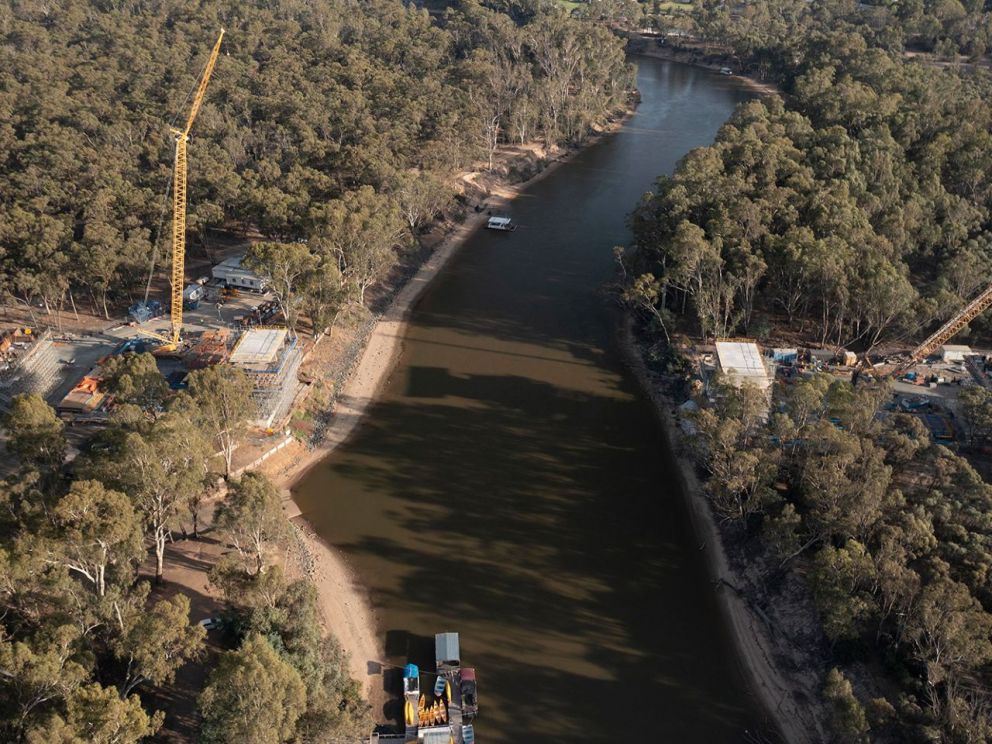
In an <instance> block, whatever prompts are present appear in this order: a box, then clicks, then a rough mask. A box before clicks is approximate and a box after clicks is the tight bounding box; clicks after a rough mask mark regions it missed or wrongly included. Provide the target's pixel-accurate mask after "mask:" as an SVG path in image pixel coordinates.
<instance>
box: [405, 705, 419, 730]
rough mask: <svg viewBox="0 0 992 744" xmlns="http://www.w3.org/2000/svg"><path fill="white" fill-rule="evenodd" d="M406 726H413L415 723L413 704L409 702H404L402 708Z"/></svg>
mask: <svg viewBox="0 0 992 744" xmlns="http://www.w3.org/2000/svg"><path fill="white" fill-rule="evenodd" d="M404 713H405V719H406V725H407V726H413V725H414V724H415V723H416V722H417V716H416V714H415V713H414V711H413V703H411V702H410V701H409V700H407V701H406V706H405V708H404Z"/></svg>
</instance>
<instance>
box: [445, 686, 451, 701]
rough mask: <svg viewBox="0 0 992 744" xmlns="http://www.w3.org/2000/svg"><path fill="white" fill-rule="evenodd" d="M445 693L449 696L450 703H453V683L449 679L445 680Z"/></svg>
mask: <svg viewBox="0 0 992 744" xmlns="http://www.w3.org/2000/svg"><path fill="white" fill-rule="evenodd" d="M444 695H445V697H446V698H448V705H451V683H450V682H449V681H448V680H445V681H444Z"/></svg>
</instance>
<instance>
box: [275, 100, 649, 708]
mask: <svg viewBox="0 0 992 744" xmlns="http://www.w3.org/2000/svg"><path fill="white" fill-rule="evenodd" d="M632 115H633V110H630V111H628V112H627V113H626V114H625V115H624V116H623V117H622V118H619V119H617V120H616V121H614V122H612V123H611V124H610V125H609V126H607V127H606V128H605V129H604V130H603V131H602V132H600V133H598V134H596V135H595V136H593V137H590V138H589V139H588V140H586V142H585V143H584V144H583V146H582V147H580V148H574V149H571V150H568V151H565V152H563V153H562V154H560V155H558V156H556V157H555V158H554V159H553V160H552V161H551V162H549V163H548V164H547V165H546V166H545V167H544V168H543V169H542V170H541V172H540V173H538V174H536V175H535V176H533V177H532V178H530V179H528V180H527V181H523V182H521V183H516V184H512V185H510V184H502V185H496V186H493V187H490V188H489V194H488V196H487V198H486V208H487V210H488V211H491V212H493V213H496V212H499V211H500V210H502V209H504V208H505V207H506V206H507V205H508V204H509V203H510V202H512V201H513V199H515V198H516V197H517V196H518V195H519V194H520V193H521V192H523V191H524V190H525V189H527V188H528V187H530V186H531V185H533V184H535V183H537V182H538V181H540V180H541V179H542V178H546V177H547V176H548V175H549V174H550V173H552V172H554V171H555V170H556V169H557V168H558V167H560V166H561V165H562V164H564V163H566V162H568V161H569V160H570V159H571V158H572V157H573V156H574V155H575V154H576V153H577V152H579V151H581V150H582V149H584V148H586V147H588V146H590V145H592V144H594V143H595V142H597V141H598V140H600V139H601V138H602V137H604V136H608V135H609V134H611V133H613V132H616V131H617V130H619V129H620V128H621V127H623V125H624V124H625V123H626V122H627V120H628V119H629V118H630V116H632ZM461 178H462V180H467V181H471V180H472V179H471V175H466V174H463V175H462V176H461ZM487 220H488V215H487V214H486V212H485V211H482V212H478V213H475V212H473V213H471V214H470V216H469V218H468V219H467V220H466V221H465V222H463V223H462V224H460V225H459V226H457V227H456V228H455V229H454V230H453V231H452V232H451V233H450V234H449V235H448V236H447V237H446V238H445V240H444V241H443V242H441V243H440V244H439V245H438V246H437V248H436V249H435V250H434V252H433V253H432V254H431V256H430V258H429V259H428V260H427V261H426V262H425V263H424V264H423V265H422V266H421V267H420V269H419V270H418V271H417V273H416V274H415V275H414V276H413V277H412V278H411V279H410V280H409V281H408V282H407V283H406V285H404V286H403V288H402V289H401V290H400V291H399V292H398V293H397V295H396V296H395V298H394V299H393V301H392V302H391V303H390V305H389V307H388V309H387V310H386V311H385V312H384V313H383V314H382V316H381V317H380V318H379V319H378V321H377V322H376V325H375V328H374V330H373V331H372V333H371V335H370V336H369V340H368V343H367V344H366V346H365V349H364V351H363V352H362V356H361V360H360V361H359V363H358V365H357V366H356V367H355V369H354V371H353V372H352V373H351V375H350V376H349V378H348V379H347V381H346V382H345V384H344V386H343V387H342V389H341V393H340V395H339V396H338V399H337V402H336V403H335V407H334V418H333V420H332V422H331V425H330V427H329V428H328V430H327V433H326V436H325V438H324V440H323V442H322V443H321V444H320V446H319V447H316V448H314V449H313V450H311V451H309V452H306V453H305V454H303V455H301V456H298V457H297V458H296V459H295V460H294V461H293V462H292V464H290V465H289V467H287V468H285V469H283V470H282V471H280V472H279V474H278V476H276V481H277V483H278V485H279V486H280V487H281V488H282V489H283V492H284V494H285V497H286V509H287V511H288V513H289V516H290V518H291V519H292V520H293V522H294V524H295V525H296V526H297V528H298V534H299V536H300V543H301V546H302V547H303V549H304V551H305V553H306V557H305V559H304V560H305V561H306V562H308V564H309V565H308V569H307V573H308V575H309V576H310V577H311V578H312V580H313V581H314V584H315V585H316V587H317V592H318V596H319V601H320V606H321V610H322V612H323V615H324V622H325V623H326V625H327V629H328V630H329V631H330V632H332V633H333V634H334V635H335V636H336V637H337V639H338V641H339V642H340V643H341V645H342V646H343V647H344V649H345V650H346V651H347V652H348V654H349V657H350V664H351V671H352V674H353V675H354V676H355V678H356V679H357V680H359V681H360V682H362V684H363V685H364V687H365V690H366V694H367V695H368V696H369V697H370V699H371V701H372V703H373V705H375V704H376V702H377V699H378V695H379V691H378V690H376V689H375V688H374V685H373V684H372V682H373V679H374V678H373V677H372V676H371V675H370V672H369V670H370V669H372V668H374V667H373V665H370V664H369V662H370V661H372V662H375V661H378V660H380V659H382V658H383V656H384V653H383V650H382V644H381V640H382V639H381V636H380V634H379V632H378V627H377V623H376V618H375V613H374V610H373V608H372V605H371V602H370V599H369V596H368V592H367V591H366V590H365V588H364V587H363V586H362V585H361V583H360V582H359V581H358V579H357V577H356V575H355V572H354V571H353V570H352V568H351V567H350V566H349V565H348V564H347V562H346V560H345V558H344V556H343V555H342V554H341V553H340V551H337V550H335V549H334V548H333V547H331V546H329V545H327V544H326V543H325V542H324V541H323V540H322V539H321V538H319V537H318V536H317V535H316V534H315V533H314V532H313V531H312V530H311V529H310V528H309V525H308V524H307V523H306V521H305V517H304V516H303V515H301V513H300V511H299V508H298V507H297V506H296V504H295V502H293V501H292V498H291V489H292V487H293V485H294V484H295V483H296V482H297V481H299V480H300V479H301V478H302V477H303V476H304V475H305V474H306V473H307V471H308V470H310V468H312V467H314V466H315V465H317V464H318V463H319V462H320V461H321V460H323V459H324V458H326V457H327V456H328V455H329V454H330V453H331V452H333V451H334V450H335V449H337V448H338V447H339V446H340V445H341V444H342V443H344V442H345V441H346V440H347V439H348V437H349V436H351V434H352V432H354V430H355V428H356V427H357V426H358V424H359V422H360V421H361V419H362V416H363V415H364V413H365V410H366V408H368V406H369V404H370V403H371V402H372V401H373V400H375V397H376V395H377V394H378V392H379V391H380V389H381V388H382V386H383V384H384V383H385V381H386V380H387V379H388V377H389V374H390V372H392V370H393V368H394V366H395V364H396V361H397V359H398V358H399V355H400V353H401V351H402V347H403V338H404V335H405V331H406V325H407V321H408V319H409V316H410V313H411V312H412V310H413V308H414V307H415V305H416V303H417V300H418V299H419V298H420V297H421V295H422V294H423V292H424V291H425V290H426V289H427V287H428V285H429V284H430V282H431V281H432V280H433V279H434V277H436V276H437V275H438V273H439V272H440V271H441V269H443V268H444V266H445V265H446V264H447V263H448V261H450V260H451V258H452V257H453V256H454V255H455V254H456V253H457V252H458V249H459V248H461V246H462V245H464V243H465V241H466V240H467V239H468V238H469V237H471V235H472V234H473V233H475V232H476V231H477V230H478V229H480V228H481V227H482V226H483V225H484V224H485V222H486V221H487Z"/></svg>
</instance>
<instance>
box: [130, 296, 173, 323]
mask: <svg viewBox="0 0 992 744" xmlns="http://www.w3.org/2000/svg"><path fill="white" fill-rule="evenodd" d="M163 312H164V311H163V310H162V303H161V302H159V301H158V300H148V302H135V303H134V304H133V305H131V307H129V308H128V309H127V319H128V321H129V322H131V323H139V324H140V323H147V322H148V321H149V320H151V319H152V318H157V317H159V316H160V315H162V313H163Z"/></svg>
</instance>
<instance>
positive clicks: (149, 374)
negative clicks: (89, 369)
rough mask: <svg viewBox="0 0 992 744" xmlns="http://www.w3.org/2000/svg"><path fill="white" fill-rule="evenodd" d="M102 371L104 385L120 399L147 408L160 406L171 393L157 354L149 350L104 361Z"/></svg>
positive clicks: (103, 386)
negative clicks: (161, 370)
mask: <svg viewBox="0 0 992 744" xmlns="http://www.w3.org/2000/svg"><path fill="white" fill-rule="evenodd" d="M100 372H101V375H102V379H101V383H100V386H101V388H103V389H104V390H105V391H106V392H108V393H110V394H112V395H114V396H115V397H116V398H117V400H118V401H119V402H121V403H133V404H135V405H137V406H139V407H141V408H143V409H145V410H150V409H155V408H157V407H160V406H161V405H162V402H163V401H164V400H165V396H166V395H167V394H168V392H169V385H168V383H166V381H165V378H164V377H163V376H162V373H161V372H160V371H159V369H158V364H157V363H156V362H155V357H153V356H152V355H151V354H149V353H147V352H145V353H143V354H134V353H132V352H126V353H124V354H118V355H117V356H112V357H110V358H109V359H108V360H107V361H105V362H104V363H103V365H102V366H101V367H100Z"/></svg>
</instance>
